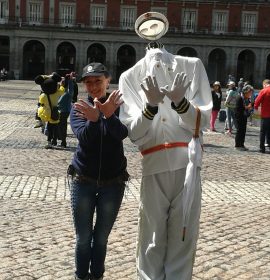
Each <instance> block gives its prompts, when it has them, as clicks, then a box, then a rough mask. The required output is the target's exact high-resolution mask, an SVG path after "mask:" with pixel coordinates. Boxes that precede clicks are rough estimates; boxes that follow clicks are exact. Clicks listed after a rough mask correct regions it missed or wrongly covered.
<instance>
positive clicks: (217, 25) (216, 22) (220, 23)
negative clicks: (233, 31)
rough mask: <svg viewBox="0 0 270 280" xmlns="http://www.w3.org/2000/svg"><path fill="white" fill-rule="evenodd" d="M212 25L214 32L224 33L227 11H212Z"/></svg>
mask: <svg viewBox="0 0 270 280" xmlns="http://www.w3.org/2000/svg"><path fill="white" fill-rule="evenodd" d="M212 26H213V27H212V30H213V32H214V33H216V34H222V33H225V32H226V31H227V27H228V13H227V12H224V11H214V14H213V24H212Z"/></svg>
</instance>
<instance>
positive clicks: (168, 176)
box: [119, 13, 212, 280]
mask: <svg viewBox="0 0 270 280" xmlns="http://www.w3.org/2000/svg"><path fill="white" fill-rule="evenodd" d="M149 14H150V17H151V15H154V16H155V18H156V14H157V13H147V18H149ZM165 19H166V18H165ZM148 46H149V47H148V49H147V51H146V55H145V57H144V58H142V59H141V60H140V61H138V62H137V63H136V64H135V65H134V66H133V67H132V68H130V69H129V70H127V71H126V72H124V73H123V74H122V75H121V77H120V80H119V89H120V91H121V93H123V101H124V104H123V105H122V107H121V109H120V119H121V121H122V122H123V123H124V124H125V125H126V126H127V127H128V131H129V137H130V139H131V141H132V142H133V143H135V144H136V145H138V148H139V150H140V152H141V154H142V182H141V197H140V219H139V236H138V244H137V246H138V248H137V268H138V276H139V279H141V280H165V279H166V280H188V279H191V278H192V268H193V263H194V256H195V252H196V243H197V239H198V231H199V217H200V210H201V185H200V184H201V182H200V176H199V169H200V162H199V163H198V164H197V165H196V168H195V169H196V170H198V172H197V171H196V172H197V173H196V176H195V177H194V178H192V180H193V181H194V182H193V184H194V186H195V187H194V192H193V195H192V201H191V200H190V199H189V202H187V201H186V200H187V196H186V195H184V193H185V187H186V186H185V181H186V179H187V178H186V177H187V174H186V170H187V166H188V163H189V161H190V157H189V148H188V144H189V142H191V140H192V137H193V135H194V132H195V127H196V120H197V116H198V112H200V129H202V128H203V127H204V126H207V125H208V123H209V118H210V114H211V108H212V98H211V90H210V87H209V81H208V78H207V75H206V72H205V68H204V66H203V64H202V62H201V61H200V59H198V58H189V57H182V56H177V55H173V54H170V53H168V52H167V51H166V50H165V48H164V47H162V46H161V45H159V44H149V45H148ZM197 125H198V121H197ZM198 139H200V140H199V141H200V145H199V148H200V149H201V145H202V133H200V138H198ZM188 191H189V190H188ZM189 198H190V197H189ZM188 203H189V204H190V207H186V206H185V205H187V204H188ZM187 208H188V211H187V212H188V215H186V214H185V213H184V211H186V209H187ZM185 217H187V218H185ZM183 229H185V231H183Z"/></svg>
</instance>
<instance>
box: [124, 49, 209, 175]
mask: <svg viewBox="0 0 270 280" xmlns="http://www.w3.org/2000/svg"><path fill="white" fill-rule="evenodd" d="M181 72H184V73H186V74H187V80H191V81H192V83H191V86H190V88H189V89H188V90H187V92H186V95H185V97H186V98H187V100H189V102H190V106H189V109H188V111H187V112H185V113H183V114H178V113H177V112H176V111H175V110H173V109H172V108H171V101H170V100H169V99H168V98H167V97H166V96H165V97H164V100H163V102H162V103H159V105H158V113H157V114H156V115H155V117H154V119H153V120H149V119H147V118H146V117H145V116H144V115H143V114H142V111H143V109H144V108H145V105H146V103H147V99H146V96H145V94H144V92H143V90H142V89H141V86H140V84H141V83H143V81H144V78H145V77H146V76H147V75H155V76H156V77H157V82H158V85H159V87H162V86H165V85H168V86H169V88H170V87H171V85H172V83H173V81H174V78H175V76H176V74H177V73H181ZM119 89H120V91H121V93H122V94H123V101H124V104H123V105H122V106H121V108H120V119H121V121H122V122H123V123H124V124H125V125H126V126H127V127H128V131H129V137H130V139H131V141H132V142H133V143H135V144H136V145H138V147H139V150H140V151H142V150H145V149H148V148H151V147H154V146H157V145H160V144H164V143H175V142H186V143H188V142H189V141H190V140H191V138H192V136H193V133H194V130H195V125H196V116H197V115H196V109H195V107H196V106H197V107H199V109H200V110H201V129H202V128H203V127H205V126H206V125H208V124H209V118H210V114H211V109H212V95H211V90H210V86H209V81H208V77H207V74H206V71H205V68H204V66H203V64H202V62H201V60H200V59H198V58H190V57H182V56H175V55H172V54H170V53H168V52H167V51H166V50H165V49H164V48H162V49H150V50H147V53H146V55H145V57H144V58H142V59H141V60H140V61H138V62H137V63H136V64H135V65H134V66H133V67H132V68H130V69H128V70H127V71H125V72H124V73H122V75H121V76H120V80H119ZM187 164H188V149H187V147H177V148H171V149H163V150H160V151H156V152H153V153H151V154H147V155H144V156H143V158H142V173H143V175H151V174H156V173H161V172H165V171H174V170H177V169H181V168H185V167H186V166H187Z"/></svg>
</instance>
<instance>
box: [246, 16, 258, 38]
mask: <svg viewBox="0 0 270 280" xmlns="http://www.w3.org/2000/svg"><path fill="white" fill-rule="evenodd" d="M256 29H257V14H254V13H243V15H242V32H243V34H255V32H256V31H257V30H256Z"/></svg>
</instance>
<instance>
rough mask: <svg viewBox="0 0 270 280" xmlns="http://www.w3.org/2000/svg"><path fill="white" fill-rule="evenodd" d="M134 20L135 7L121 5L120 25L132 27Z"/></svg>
mask: <svg viewBox="0 0 270 280" xmlns="http://www.w3.org/2000/svg"><path fill="white" fill-rule="evenodd" d="M135 21H136V8H135V7H122V8H121V27H122V28H123V29H134V25H135Z"/></svg>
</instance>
